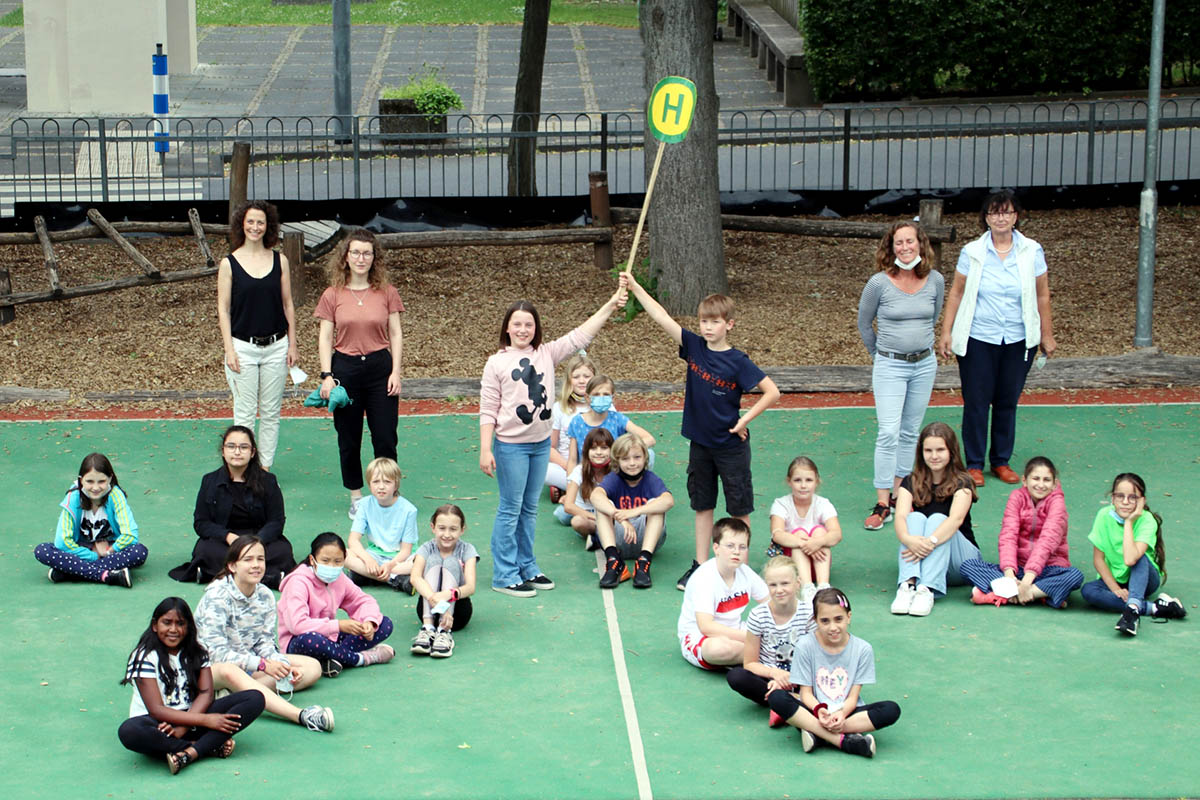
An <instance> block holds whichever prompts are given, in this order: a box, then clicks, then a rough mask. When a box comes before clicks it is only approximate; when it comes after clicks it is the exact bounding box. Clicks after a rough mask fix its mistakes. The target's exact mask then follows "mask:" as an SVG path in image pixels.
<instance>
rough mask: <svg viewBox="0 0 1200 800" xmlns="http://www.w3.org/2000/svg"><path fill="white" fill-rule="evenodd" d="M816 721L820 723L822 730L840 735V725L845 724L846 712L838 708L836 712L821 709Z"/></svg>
mask: <svg viewBox="0 0 1200 800" xmlns="http://www.w3.org/2000/svg"><path fill="white" fill-rule="evenodd" d="M817 721H818V722H820V723H821V727H822V728H824V729H825V730H827V731H829V732H830V733H841V732H842V725H844V724H845V722H846V712H845V711H844V710H843V709H840V708H839V709H838V710H837V711H830V710H829V709H828V708H822V709H821V710H820V711H818V712H817Z"/></svg>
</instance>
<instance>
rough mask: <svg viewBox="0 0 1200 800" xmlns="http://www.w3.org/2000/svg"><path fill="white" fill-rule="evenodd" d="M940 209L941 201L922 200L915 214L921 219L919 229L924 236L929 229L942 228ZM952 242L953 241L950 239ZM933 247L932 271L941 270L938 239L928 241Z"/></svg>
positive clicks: (939, 242) (940, 247) (940, 246)
mask: <svg viewBox="0 0 1200 800" xmlns="http://www.w3.org/2000/svg"><path fill="white" fill-rule="evenodd" d="M942 208H943V203H942V201H941V200H922V201H921V204H920V206H919V210H918V212H917V214H918V215H919V216H920V219H921V227H922V228H923V229H924V230H925V233H926V235H928V233H929V229H930V228H940V227H942ZM951 241H953V239H951ZM929 243H930V244H931V245H932V246H933V265H932V268H933V269H941V268H942V243H941V241H940V240H938V239H932V238H931V239H930V242H929Z"/></svg>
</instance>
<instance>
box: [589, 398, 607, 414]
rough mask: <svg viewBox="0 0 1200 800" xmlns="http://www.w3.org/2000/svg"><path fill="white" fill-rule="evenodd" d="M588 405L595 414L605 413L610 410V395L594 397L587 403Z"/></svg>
mask: <svg viewBox="0 0 1200 800" xmlns="http://www.w3.org/2000/svg"><path fill="white" fill-rule="evenodd" d="M588 405H590V406H591V407H592V411H595V412H596V413H597V414H603V413H604V412H605V411H608V410H609V409H610V408H612V395H611V394H599V395H596V396H595V397H592V398H591V399H590V400H589V401H588Z"/></svg>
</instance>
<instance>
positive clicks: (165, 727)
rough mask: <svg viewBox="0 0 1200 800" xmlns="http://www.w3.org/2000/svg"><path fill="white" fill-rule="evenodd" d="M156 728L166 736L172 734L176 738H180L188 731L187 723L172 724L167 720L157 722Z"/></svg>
mask: <svg viewBox="0 0 1200 800" xmlns="http://www.w3.org/2000/svg"><path fill="white" fill-rule="evenodd" d="M158 729H159V730H160V731H162V732H163V733H165V734H166V735H167V736H174V737H175V738H176V739H182V738H183V735H184V734H185V733H187V732H188V726H187V725H172V724H171V723H169V722H160V723H158Z"/></svg>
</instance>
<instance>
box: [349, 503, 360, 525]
mask: <svg viewBox="0 0 1200 800" xmlns="http://www.w3.org/2000/svg"><path fill="white" fill-rule="evenodd" d="M361 502H362V498H361V497H360V498H358V499H357V500H354V499H351V500H350V521H351V522H354V520H355V519H357V518H358V504H359V503H361Z"/></svg>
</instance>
